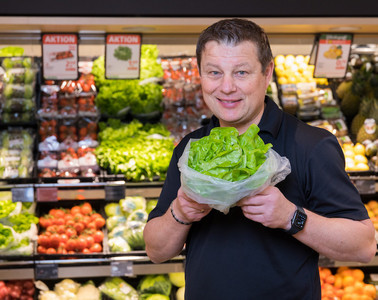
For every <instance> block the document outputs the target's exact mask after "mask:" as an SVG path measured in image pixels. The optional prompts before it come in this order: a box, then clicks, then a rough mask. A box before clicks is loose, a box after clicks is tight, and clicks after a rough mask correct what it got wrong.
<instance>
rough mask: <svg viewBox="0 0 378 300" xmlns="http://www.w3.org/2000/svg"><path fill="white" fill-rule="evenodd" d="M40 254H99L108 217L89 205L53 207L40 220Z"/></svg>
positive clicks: (38, 249)
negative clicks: (103, 229)
mask: <svg viewBox="0 0 378 300" xmlns="http://www.w3.org/2000/svg"><path fill="white" fill-rule="evenodd" d="M39 221H40V223H39V224H40V227H41V229H42V230H41V232H40V234H39V235H38V240H37V242H38V247H37V251H38V253H45V254H67V253H68V254H73V253H100V252H102V249H103V248H102V244H101V243H102V241H103V239H104V233H103V231H102V228H103V227H104V226H105V223H106V221H105V218H104V217H103V216H102V215H101V214H99V213H97V212H96V211H95V210H93V208H92V205H91V204H90V203H89V202H84V203H83V204H81V205H74V206H73V207H71V208H52V209H50V210H49V212H48V214H45V215H43V216H41V217H40V218H39Z"/></svg>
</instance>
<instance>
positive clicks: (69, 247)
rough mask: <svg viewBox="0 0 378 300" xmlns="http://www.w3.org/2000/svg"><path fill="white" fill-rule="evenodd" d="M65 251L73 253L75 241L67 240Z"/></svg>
mask: <svg viewBox="0 0 378 300" xmlns="http://www.w3.org/2000/svg"><path fill="white" fill-rule="evenodd" d="M66 249H67V250H68V251H74V250H75V249H76V240H75V239H69V240H68V241H67V243H66Z"/></svg>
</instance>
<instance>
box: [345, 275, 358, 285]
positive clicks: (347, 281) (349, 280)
mask: <svg viewBox="0 0 378 300" xmlns="http://www.w3.org/2000/svg"><path fill="white" fill-rule="evenodd" d="M355 281H356V280H355V279H354V277H353V276H351V275H346V276H345V277H344V278H343V286H344V287H348V286H352V285H354V283H355Z"/></svg>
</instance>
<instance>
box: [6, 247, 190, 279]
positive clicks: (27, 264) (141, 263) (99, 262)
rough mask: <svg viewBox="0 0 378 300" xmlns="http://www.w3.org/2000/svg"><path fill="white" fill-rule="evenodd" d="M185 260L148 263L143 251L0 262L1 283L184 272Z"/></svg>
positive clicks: (180, 256)
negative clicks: (90, 256)
mask: <svg viewBox="0 0 378 300" xmlns="http://www.w3.org/2000/svg"><path fill="white" fill-rule="evenodd" d="M140 252H142V251H140ZM143 252H144V251H143ZM184 261H185V257H184V256H183V255H179V256H176V257H174V258H173V259H171V260H169V261H167V262H165V263H160V264H155V263H152V262H151V260H150V259H149V258H148V257H147V255H146V254H145V252H144V255H134V254H133V253H130V254H128V255H125V254H123V255H122V256H121V255H120V256H114V257H111V256H109V257H103V258H101V257H99V258H72V259H43V260H42V259H41V260H38V259H36V260H33V259H32V260H24V261H0V280H9V279H36V280H43V279H60V278H84V277H88V274H90V276H91V277H109V276H130V277H132V276H137V275H147V274H158V273H161V274H163V273H170V272H183V270H184Z"/></svg>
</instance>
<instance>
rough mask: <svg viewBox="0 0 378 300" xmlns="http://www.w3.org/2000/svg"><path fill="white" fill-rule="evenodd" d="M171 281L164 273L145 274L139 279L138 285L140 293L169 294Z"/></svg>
mask: <svg viewBox="0 0 378 300" xmlns="http://www.w3.org/2000/svg"><path fill="white" fill-rule="evenodd" d="M171 289H172V283H171V282H170V280H169V278H168V276H166V275H162V274H161V275H147V276H145V277H143V278H142V279H141V281H140V282H139V285H138V291H139V293H140V294H142V295H143V294H161V295H165V296H169V295H170V293H171Z"/></svg>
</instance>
